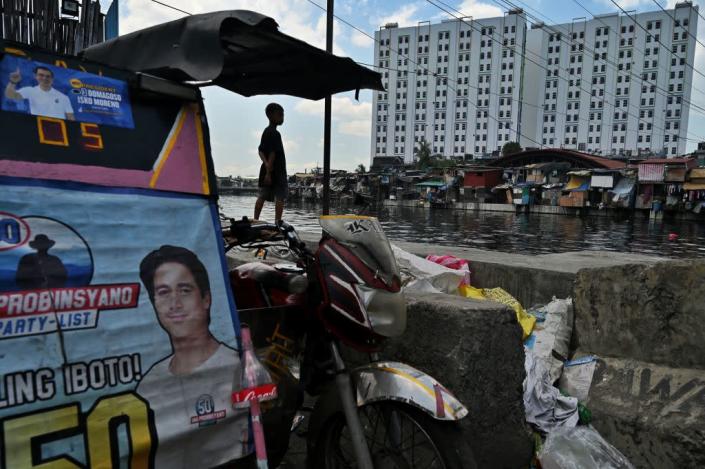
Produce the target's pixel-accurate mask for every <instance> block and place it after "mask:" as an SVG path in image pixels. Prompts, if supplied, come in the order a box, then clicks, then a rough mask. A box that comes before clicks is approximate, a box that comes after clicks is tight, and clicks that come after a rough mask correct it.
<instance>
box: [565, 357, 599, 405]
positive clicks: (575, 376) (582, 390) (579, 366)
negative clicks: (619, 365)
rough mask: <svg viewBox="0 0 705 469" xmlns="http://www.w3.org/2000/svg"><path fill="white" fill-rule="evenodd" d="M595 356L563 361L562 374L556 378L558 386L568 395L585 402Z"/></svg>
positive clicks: (593, 368) (590, 382)
mask: <svg viewBox="0 0 705 469" xmlns="http://www.w3.org/2000/svg"><path fill="white" fill-rule="evenodd" d="M596 364H597V357H595V356H593V355H588V356H586V357H581V358H576V359H574V360H570V361H567V362H565V363H563V374H562V375H561V378H560V380H558V388H559V389H560V390H561V391H563V392H564V393H566V394H568V395H569V396H573V397H577V398H578V401H580V402H585V401H586V400H587V397H588V394H589V393H590V386H591V385H592V376H593V374H594V373H595V365H596Z"/></svg>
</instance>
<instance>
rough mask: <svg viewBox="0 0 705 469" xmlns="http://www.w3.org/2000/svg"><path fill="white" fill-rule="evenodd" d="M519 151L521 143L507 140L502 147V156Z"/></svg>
mask: <svg viewBox="0 0 705 469" xmlns="http://www.w3.org/2000/svg"><path fill="white" fill-rule="evenodd" d="M520 151H521V145H519V142H507V143H505V144H504V146H503V147H502V156H508V155H513V154H514V153H519V152H520Z"/></svg>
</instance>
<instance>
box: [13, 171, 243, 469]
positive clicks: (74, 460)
mask: <svg viewBox="0 0 705 469" xmlns="http://www.w3.org/2000/svg"><path fill="white" fill-rule="evenodd" d="M0 190H1V191H2V194H3V196H2V198H0V285H2V288H0V356H1V357H5V358H3V361H2V363H3V364H2V379H0V435H2V446H1V447H2V448H3V451H0V466H2V467H8V468H15V467H17V468H19V467H33V466H35V465H36V464H40V463H45V462H48V461H53V462H52V464H55V465H57V467H58V466H59V465H61V464H64V465H66V466H67V467H68V466H71V467H74V465H77V466H76V467H79V466H80V467H140V468H142V467H143V468H148V467H155V468H158V469H159V468H168V469H173V468H177V469H178V468H184V469H186V468H188V469H191V468H196V467H214V466H217V465H220V464H223V463H225V462H228V461H232V460H234V459H238V458H240V457H242V456H243V455H245V454H247V453H248V452H249V450H250V448H251V445H250V442H249V437H248V433H249V431H248V430H249V423H248V412H247V410H245V411H241V410H233V408H232V406H231V405H230V396H231V393H232V392H233V391H236V390H239V382H240V381H239V380H240V376H241V372H242V371H241V367H240V358H239V352H238V350H237V347H238V345H237V335H239V323H238V319H237V314H236V310H235V306H234V302H233V299H232V294H231V292H230V288H229V285H228V281H227V275H226V266H225V260H224V256H223V251H222V244H221V243H222V240H221V239H220V233H219V231H218V230H219V228H220V226H219V221H218V217H217V211H216V207H215V202H214V201H213V200H210V199H207V198H204V197H198V196H191V195H182V194H177V193H168V192H161V193H160V192H157V191H145V190H141V189H115V188H106V187H99V186H91V185H79V184H75V183H67V182H48V181H40V180H32V179H21V178H8V177H0Z"/></svg>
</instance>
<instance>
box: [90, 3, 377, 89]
mask: <svg viewBox="0 0 705 469" xmlns="http://www.w3.org/2000/svg"><path fill="white" fill-rule="evenodd" d="M278 27H279V26H278V25H277V23H276V21H274V20H273V19H272V18H269V17H267V16H263V15H260V14H259V13H255V12H253V11H248V10H232V11H219V12H214V13H205V14H200V15H192V16H187V17H185V18H182V19H179V20H176V21H171V22H168V23H164V24H160V25H157V26H153V27H151V28H147V29H143V30H140V31H135V32H133V33H130V34H127V35H125V36H120V37H117V38H115V39H112V40H110V41H107V42H103V43H100V44H97V45H95V46H92V47H89V48H87V49H84V50H83V51H82V52H81V55H82V56H83V57H84V58H86V59H88V60H92V61H96V62H101V63H104V64H106V65H110V66H113V67H118V68H123V69H127V70H131V71H134V72H143V73H148V74H151V75H155V76H158V77H161V78H165V79H168V80H173V81H178V82H195V83H197V84H198V85H218V86H221V87H223V88H226V89H228V90H230V91H234V92H236V93H239V94H241V95H244V96H254V95H261V94H286V95H291V96H297V97H300V98H307V99H321V98H323V97H325V96H327V95H330V94H335V93H339V92H342V91H350V90H360V89H373V90H383V89H384V88H383V86H382V81H381V77H380V74H379V73H377V72H374V71H372V70H369V69H367V68H365V67H362V66H360V65H358V64H356V63H355V62H354V61H353V60H352V59H350V58H347V57H337V56H335V55H333V54H329V53H327V52H325V51H323V50H321V49H318V48H316V47H313V46H311V45H309V44H307V43H305V42H303V41H300V40H298V39H295V38H293V37H291V36H287V35H286V34H282V33H280V32H279V30H278Z"/></svg>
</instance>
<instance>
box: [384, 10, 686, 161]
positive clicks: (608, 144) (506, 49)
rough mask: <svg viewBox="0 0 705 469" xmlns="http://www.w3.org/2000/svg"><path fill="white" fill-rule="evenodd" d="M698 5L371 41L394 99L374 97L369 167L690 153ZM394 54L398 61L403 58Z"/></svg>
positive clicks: (461, 25) (454, 27) (486, 24)
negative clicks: (422, 161)
mask: <svg viewBox="0 0 705 469" xmlns="http://www.w3.org/2000/svg"><path fill="white" fill-rule="evenodd" d="M696 8H697V6H695V7H694V6H692V5H691V4H690V3H689V2H683V3H679V4H677V5H676V7H675V8H674V9H673V10H667V11H666V12H663V11H658V12H648V13H640V14H630V15H618V14H613V15H603V16H598V17H595V18H593V19H590V20H576V21H574V22H573V23H568V24H561V25H552V26H549V25H545V24H541V23H538V24H534V25H533V26H532V28H531V29H530V30H527V21H526V17H525V15H524V13H523V12H522V11H521V10H512V11H509V12H507V14H506V15H505V16H503V17H500V18H488V19H482V20H471V19H469V18H468V19H462V20H450V21H444V22H441V23H439V24H430V23H428V22H424V23H420V24H419V25H418V26H414V27H406V28H398V27H396V25H394V24H389V25H386V26H385V27H383V28H382V29H380V30H379V31H378V32H377V33H375V39H376V43H375V44H376V45H375V60H376V65H377V66H378V67H379V69H378V70H379V71H380V72H381V73H382V76H383V83H384V86H385V88H386V90H387V91H386V92H380V93H375V94H374V97H373V119H372V144H371V147H372V148H371V159H372V158H373V157H375V156H399V157H403V158H404V161H405V162H406V163H411V162H413V161H414V158H415V154H414V149H415V148H416V147H418V144H419V142H420V141H421V140H425V141H426V142H428V144H429V146H430V149H431V152H432V153H433V154H440V155H443V156H444V157H465V156H467V155H472V156H474V157H489V156H494V155H497V154H498V153H499V151H500V150H501V148H502V146H503V145H504V144H505V143H507V142H509V141H519V142H520V143H521V145H522V147H525V148H526V147H535V148H567V149H575V150H580V151H585V152H589V153H594V154H598V155H602V156H615V157H616V156H636V155H638V154H639V153H643V152H647V153H655V154H660V155H663V156H669V157H670V156H675V155H680V154H683V153H684V152H685V145H686V141H687V139H686V137H687V129H688V115H689V109H690V106H689V103H690V99H691V96H690V95H691V87H692V85H691V84H692V81H693V70H692V66H691V65H692V64H693V61H694V56H695V38H694V36H695V35H696V32H697V20H698V12H697V10H695V9H696ZM395 51H398V52H395Z"/></svg>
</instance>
